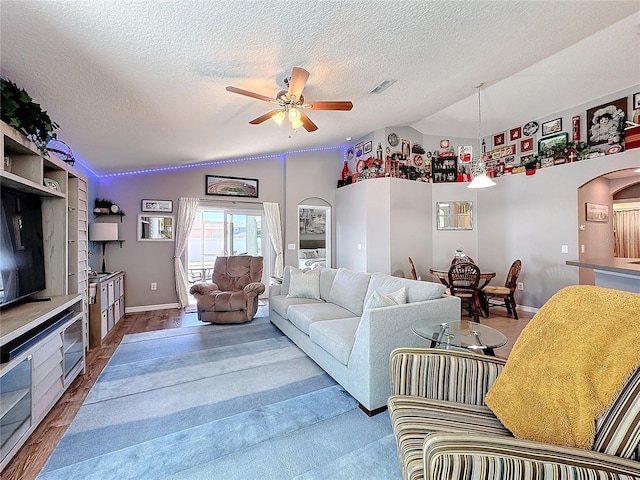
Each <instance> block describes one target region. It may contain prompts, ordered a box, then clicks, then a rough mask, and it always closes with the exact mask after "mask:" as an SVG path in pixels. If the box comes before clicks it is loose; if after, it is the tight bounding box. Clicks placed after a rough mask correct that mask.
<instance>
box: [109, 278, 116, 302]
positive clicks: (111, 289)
mask: <svg viewBox="0 0 640 480" xmlns="http://www.w3.org/2000/svg"><path fill="white" fill-rule="evenodd" d="M107 289H108V295H109V303H108V304H107V305H113V302H114V301H115V299H116V296H115V281H113V280H112V281H110V282H109V283H108V284H107Z"/></svg>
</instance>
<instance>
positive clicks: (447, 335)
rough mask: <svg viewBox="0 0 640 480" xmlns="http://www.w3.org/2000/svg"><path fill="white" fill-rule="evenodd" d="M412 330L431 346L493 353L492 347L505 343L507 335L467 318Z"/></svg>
mask: <svg viewBox="0 0 640 480" xmlns="http://www.w3.org/2000/svg"><path fill="white" fill-rule="evenodd" d="M412 330H413V332H414V333H415V334H416V335H418V336H420V337H423V338H425V339H427V340H430V341H431V346H432V347H435V346H440V347H441V348H450V347H456V348H466V349H469V350H472V351H478V352H480V353H486V354H489V355H493V354H494V352H493V349H494V348H498V347H502V346H503V345H505V344H506V343H507V337H505V336H504V334H502V333H501V332H499V331H498V330H496V329H495V328H491V327H488V326H486V325H482V324H481V323H476V322H471V321H469V320H450V321H444V322H442V323H440V324H435V325H420V323H417V324H416V325H414V326H413V328H412Z"/></svg>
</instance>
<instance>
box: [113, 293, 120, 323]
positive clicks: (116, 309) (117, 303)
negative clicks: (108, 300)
mask: <svg viewBox="0 0 640 480" xmlns="http://www.w3.org/2000/svg"><path fill="white" fill-rule="evenodd" d="M113 315H114V317H115V318H114V323H118V322H119V321H120V318H121V317H122V315H120V299H119V298H118V299H117V300H116V301H115V303H114V304H113Z"/></svg>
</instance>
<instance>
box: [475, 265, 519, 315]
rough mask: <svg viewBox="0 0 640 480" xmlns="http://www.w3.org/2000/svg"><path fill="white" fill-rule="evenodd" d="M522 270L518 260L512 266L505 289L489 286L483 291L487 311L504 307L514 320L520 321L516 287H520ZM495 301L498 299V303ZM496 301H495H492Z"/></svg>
mask: <svg viewBox="0 0 640 480" xmlns="http://www.w3.org/2000/svg"><path fill="white" fill-rule="evenodd" d="M521 269H522V262H521V261H520V260H516V261H515V262H513V263H512V264H511V268H510V269H509V273H508V274H507V279H506V280H505V282H504V287H493V286H491V285H487V286H486V287H484V288H483V289H482V292H481V294H482V295H484V304H485V305H486V307H487V309H489V307H504V308H506V309H507V313H508V314H509V315H513V318H514V319H516V320H517V319H518V312H517V310H516V299H515V298H514V295H515V292H516V287H517V285H518V275H520V270H521ZM494 299H498V302H496V301H495V300H494ZM492 300H494V301H492Z"/></svg>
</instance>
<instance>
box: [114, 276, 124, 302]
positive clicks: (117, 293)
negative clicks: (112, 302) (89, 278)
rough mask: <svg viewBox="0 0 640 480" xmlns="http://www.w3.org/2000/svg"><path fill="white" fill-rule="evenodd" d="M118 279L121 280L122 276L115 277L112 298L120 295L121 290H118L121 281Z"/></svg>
mask: <svg viewBox="0 0 640 480" xmlns="http://www.w3.org/2000/svg"><path fill="white" fill-rule="evenodd" d="M120 280H122V278H121V277H118V278H116V280H115V294H114V298H116V299H118V298H120V295H121V293H120V291H121V290H120V285H121V283H122V282H121V281H120Z"/></svg>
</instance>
